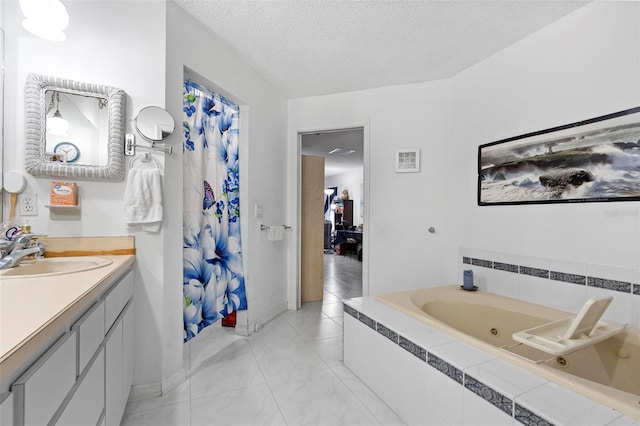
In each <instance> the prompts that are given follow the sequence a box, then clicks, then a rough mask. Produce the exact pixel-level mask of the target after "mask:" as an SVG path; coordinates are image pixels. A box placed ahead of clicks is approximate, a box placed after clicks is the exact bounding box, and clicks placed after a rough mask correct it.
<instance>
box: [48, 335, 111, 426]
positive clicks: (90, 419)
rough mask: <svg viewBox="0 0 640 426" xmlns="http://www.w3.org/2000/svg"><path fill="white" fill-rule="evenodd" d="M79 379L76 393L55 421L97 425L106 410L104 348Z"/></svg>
mask: <svg viewBox="0 0 640 426" xmlns="http://www.w3.org/2000/svg"><path fill="white" fill-rule="evenodd" d="M92 361H93V362H92V363H91V366H90V367H89V368H88V369H87V370H86V371H85V372H84V373H83V375H82V376H81V377H80V379H79V384H78V385H77V387H76V390H75V393H74V394H73V396H72V397H71V399H70V400H69V403H68V404H67V406H66V407H65V408H64V411H62V414H61V415H60V417H59V418H58V421H57V422H55V424H56V425H60V426H66V425H68V426H77V425H95V424H97V423H98V420H99V419H100V416H101V415H102V411H103V410H104V380H105V377H104V367H105V361H104V348H103V347H101V348H100V350H99V351H98V352H97V353H96V355H95V356H94V358H93V360H92Z"/></svg>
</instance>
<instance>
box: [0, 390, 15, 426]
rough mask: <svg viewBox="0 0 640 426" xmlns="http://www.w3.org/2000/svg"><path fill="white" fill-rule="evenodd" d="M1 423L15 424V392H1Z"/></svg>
mask: <svg viewBox="0 0 640 426" xmlns="http://www.w3.org/2000/svg"><path fill="white" fill-rule="evenodd" d="M0 425H2V426H5V425H7V426H12V425H13V394H12V393H11V392H7V393H3V394H0Z"/></svg>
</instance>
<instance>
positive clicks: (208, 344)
mask: <svg viewBox="0 0 640 426" xmlns="http://www.w3.org/2000/svg"><path fill="white" fill-rule="evenodd" d="M232 331H233V330H232ZM199 337H200V336H199V335H198V336H196V337H194V338H193V339H191V341H190V343H189V344H190V345H191V350H190V353H191V355H190V358H191V365H190V371H193V370H196V369H197V368H199V366H200V365H201V364H202V363H204V362H207V361H208V360H211V359H214V358H229V357H234V356H238V355H242V354H246V353H250V352H251V347H250V346H249V342H248V341H247V338H246V337H243V336H238V335H236V334H235V333H220V334H218V335H217V337H218V338H216V339H212V338H208V339H199Z"/></svg>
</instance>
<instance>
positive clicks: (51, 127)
mask: <svg viewBox="0 0 640 426" xmlns="http://www.w3.org/2000/svg"><path fill="white" fill-rule="evenodd" d="M54 101H55V106H56V112H54V113H53V116H51V117H47V132H48V133H51V134H52V135H56V136H67V132H68V131H69V122H68V121H67V120H65V119H64V118H62V114H60V110H59V107H60V92H57V91H55V92H53V93H52V94H51V103H50V104H49V108H48V109H47V113H48V112H49V111H51V110H52V109H53V103H54Z"/></svg>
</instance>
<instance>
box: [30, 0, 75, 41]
mask: <svg viewBox="0 0 640 426" xmlns="http://www.w3.org/2000/svg"><path fill="white" fill-rule="evenodd" d="M19 3H20V10H22V14H23V15H24V17H25V18H26V19H25V20H24V21H22V27H23V28H24V29H25V30H27V31H29V32H30V33H31V34H33V35H35V36H38V37H40V38H43V39H45V40H51V41H64V40H65V39H66V36H65V34H64V32H63V31H64V30H65V29H66V28H67V26H68V25H69V13H68V12H67V8H66V7H65V6H64V5H63V4H62V3H61V2H60V0H19Z"/></svg>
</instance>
